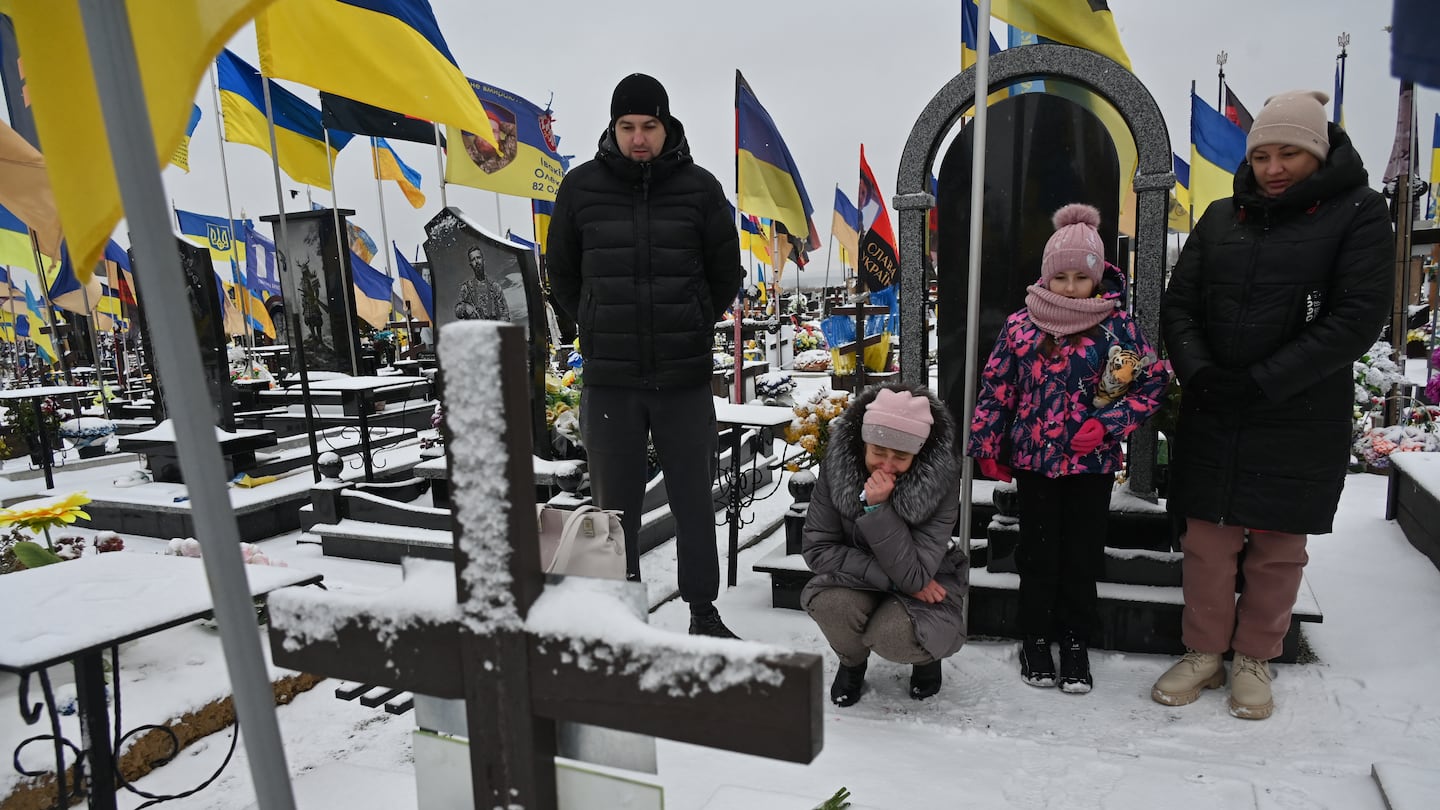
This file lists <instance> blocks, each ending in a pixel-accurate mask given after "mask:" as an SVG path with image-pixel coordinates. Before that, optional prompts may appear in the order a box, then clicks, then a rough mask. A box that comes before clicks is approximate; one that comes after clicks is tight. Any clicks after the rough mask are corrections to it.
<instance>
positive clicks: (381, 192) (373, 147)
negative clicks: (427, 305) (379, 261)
mask: <svg viewBox="0 0 1440 810" xmlns="http://www.w3.org/2000/svg"><path fill="white" fill-rule="evenodd" d="M378 143H379V141H378V140H376V138H375V136H374V135H371V136H370V162H371V163H372V164H374V167H375V197H376V199H378V200H379V201H380V238H381V239H382V240H384V242H385V244H387V245H389V244H390V228H389V226H388V225H386V224H385V186H384V184H382V183H381V181H380V152H379V147H378V146H377V144H378ZM391 148H394V147H391ZM396 161H397V162H398V161H399V155H398V154H397V155H396ZM496 199H499V198H498V197H497V198H496ZM392 250H393V246H392ZM390 255H391V251H390V250H387V251H385V278H387V279H389V280H390V302H391V304H390V310H391V317H394V310H395V305H394V301H395V271H394V269H393V268H394V265H395V262H394V260H393V259H391V258H390ZM385 326H386V328H389V326H390V323H389V319H388V318H387V319H386V323H385ZM377 368H378V366H377Z"/></svg>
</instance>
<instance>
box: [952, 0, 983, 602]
mask: <svg viewBox="0 0 1440 810" xmlns="http://www.w3.org/2000/svg"><path fill="white" fill-rule="evenodd" d="M979 22H980V24H979V25H978V26H977V28H976V30H978V31H980V32H982V33H984V32H986V31H989V30H990V0H980V14H979ZM975 56H976V58H975V118H974V123H972V124H971V126H972V127H974V128H975V136H974V138H973V139H972V149H971V154H970V286H969V290H968V291H967V292H966V295H967V296H968V298H967V299H966V301H965V324H966V328H965V366H964V368H965V403H964V407H963V408H962V409H961V411H960V412H961V413H973V412H974V411H975V397H976V391H975V387H976V386H975V367H976V363H977V362H978V359H979V357H978V356H979V354H980V240H981V237H982V235H983V233H984V229H983V227H982V226H983V225H984V222H983V218H984V215H985V128H986V126H988V124H989V119H990V114H989V105H988V104H987V101H988V99H989V94H988V93H987V92H986V90H987V89H988V88H989V86H990V49H989V48H976V49H975ZM959 422H960V447H962V448H964V447H968V446H969V445H970V422H969V420H968V419H961V420H959ZM963 458H964V463H963V464H961V466H960V470H961V478H960V520H959V522H958V523H957V524H956V525H958V526H959V527H960V528H959V532H960V544H961V547H962V550H963V551H964V552H965V556H967V557H968V556H970V519H971V518H970V516H971V506H972V503H971V494H972V493H971V492H970V489H971V487H973V486H974V483H975V460H974V459H972V458H970V457H969V456H968V455H967V456H963ZM964 610H965V621H966V623H967V625H968V622H969V620H970V603H969V600H966V602H965V605H964Z"/></svg>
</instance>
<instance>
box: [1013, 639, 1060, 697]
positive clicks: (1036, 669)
mask: <svg viewBox="0 0 1440 810" xmlns="http://www.w3.org/2000/svg"><path fill="white" fill-rule="evenodd" d="M1020 677H1021V678H1023V679H1024V680H1025V682H1026V683H1028V684H1030V685H1031V686H1039V687H1041V688H1047V687H1051V686H1054V685H1055V658H1054V657H1053V656H1052V655H1051V654H1050V639H1048V638H1046V637H1044V636H1026V637H1025V638H1024V639H1023V640H1022V641H1021V642H1020Z"/></svg>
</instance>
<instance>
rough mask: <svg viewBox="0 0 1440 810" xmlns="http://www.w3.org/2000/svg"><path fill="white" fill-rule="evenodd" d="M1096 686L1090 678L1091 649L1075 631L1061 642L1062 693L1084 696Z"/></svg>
mask: <svg viewBox="0 0 1440 810" xmlns="http://www.w3.org/2000/svg"><path fill="white" fill-rule="evenodd" d="M1094 686H1095V681H1094V679H1092V678H1091V677H1090V647H1089V645H1087V644H1086V643H1085V639H1083V638H1081V637H1080V636H1079V635H1077V634H1076V633H1075V632H1074V631H1070V632H1067V633H1066V634H1065V637H1064V638H1062V639H1061V640H1060V691H1062V692H1069V693H1070V694H1072V695H1083V694H1085V693H1086V692H1089V691H1090V690H1091V688H1093V687H1094Z"/></svg>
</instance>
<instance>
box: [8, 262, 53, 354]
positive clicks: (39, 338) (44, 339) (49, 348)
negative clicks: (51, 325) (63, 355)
mask: <svg viewBox="0 0 1440 810" xmlns="http://www.w3.org/2000/svg"><path fill="white" fill-rule="evenodd" d="M25 309H27V310H29V312H30V317H31V318H33V319H34V323H28V322H27V324H26V326H28V330H26V332H25V333H24V334H25V336H26V337H28V338H30V340H31V341H32V342H34V344H35V351H37V352H39V353H40V358H41V360H42V361H44V363H45V365H47V366H48V365H50V364H51V363H54V362H55V360H56V359H57V358H58V357H59V355H57V354H56V353H55V344H54V343H53V342H51V340H50V335H49V334H47V333H46V332H45V329H44V327H45V325H46V323H47V321H46V320H45V315H44V311H43V310H42V309H41V308H40V299H38V298H36V297H35V291H34V290H32V289H30V282H28V281H27V282H25ZM35 323H38V324H39V326H36V325H35ZM20 329H21V327H20V325H19V324H18V323H17V324H16V330H17V331H20Z"/></svg>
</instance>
